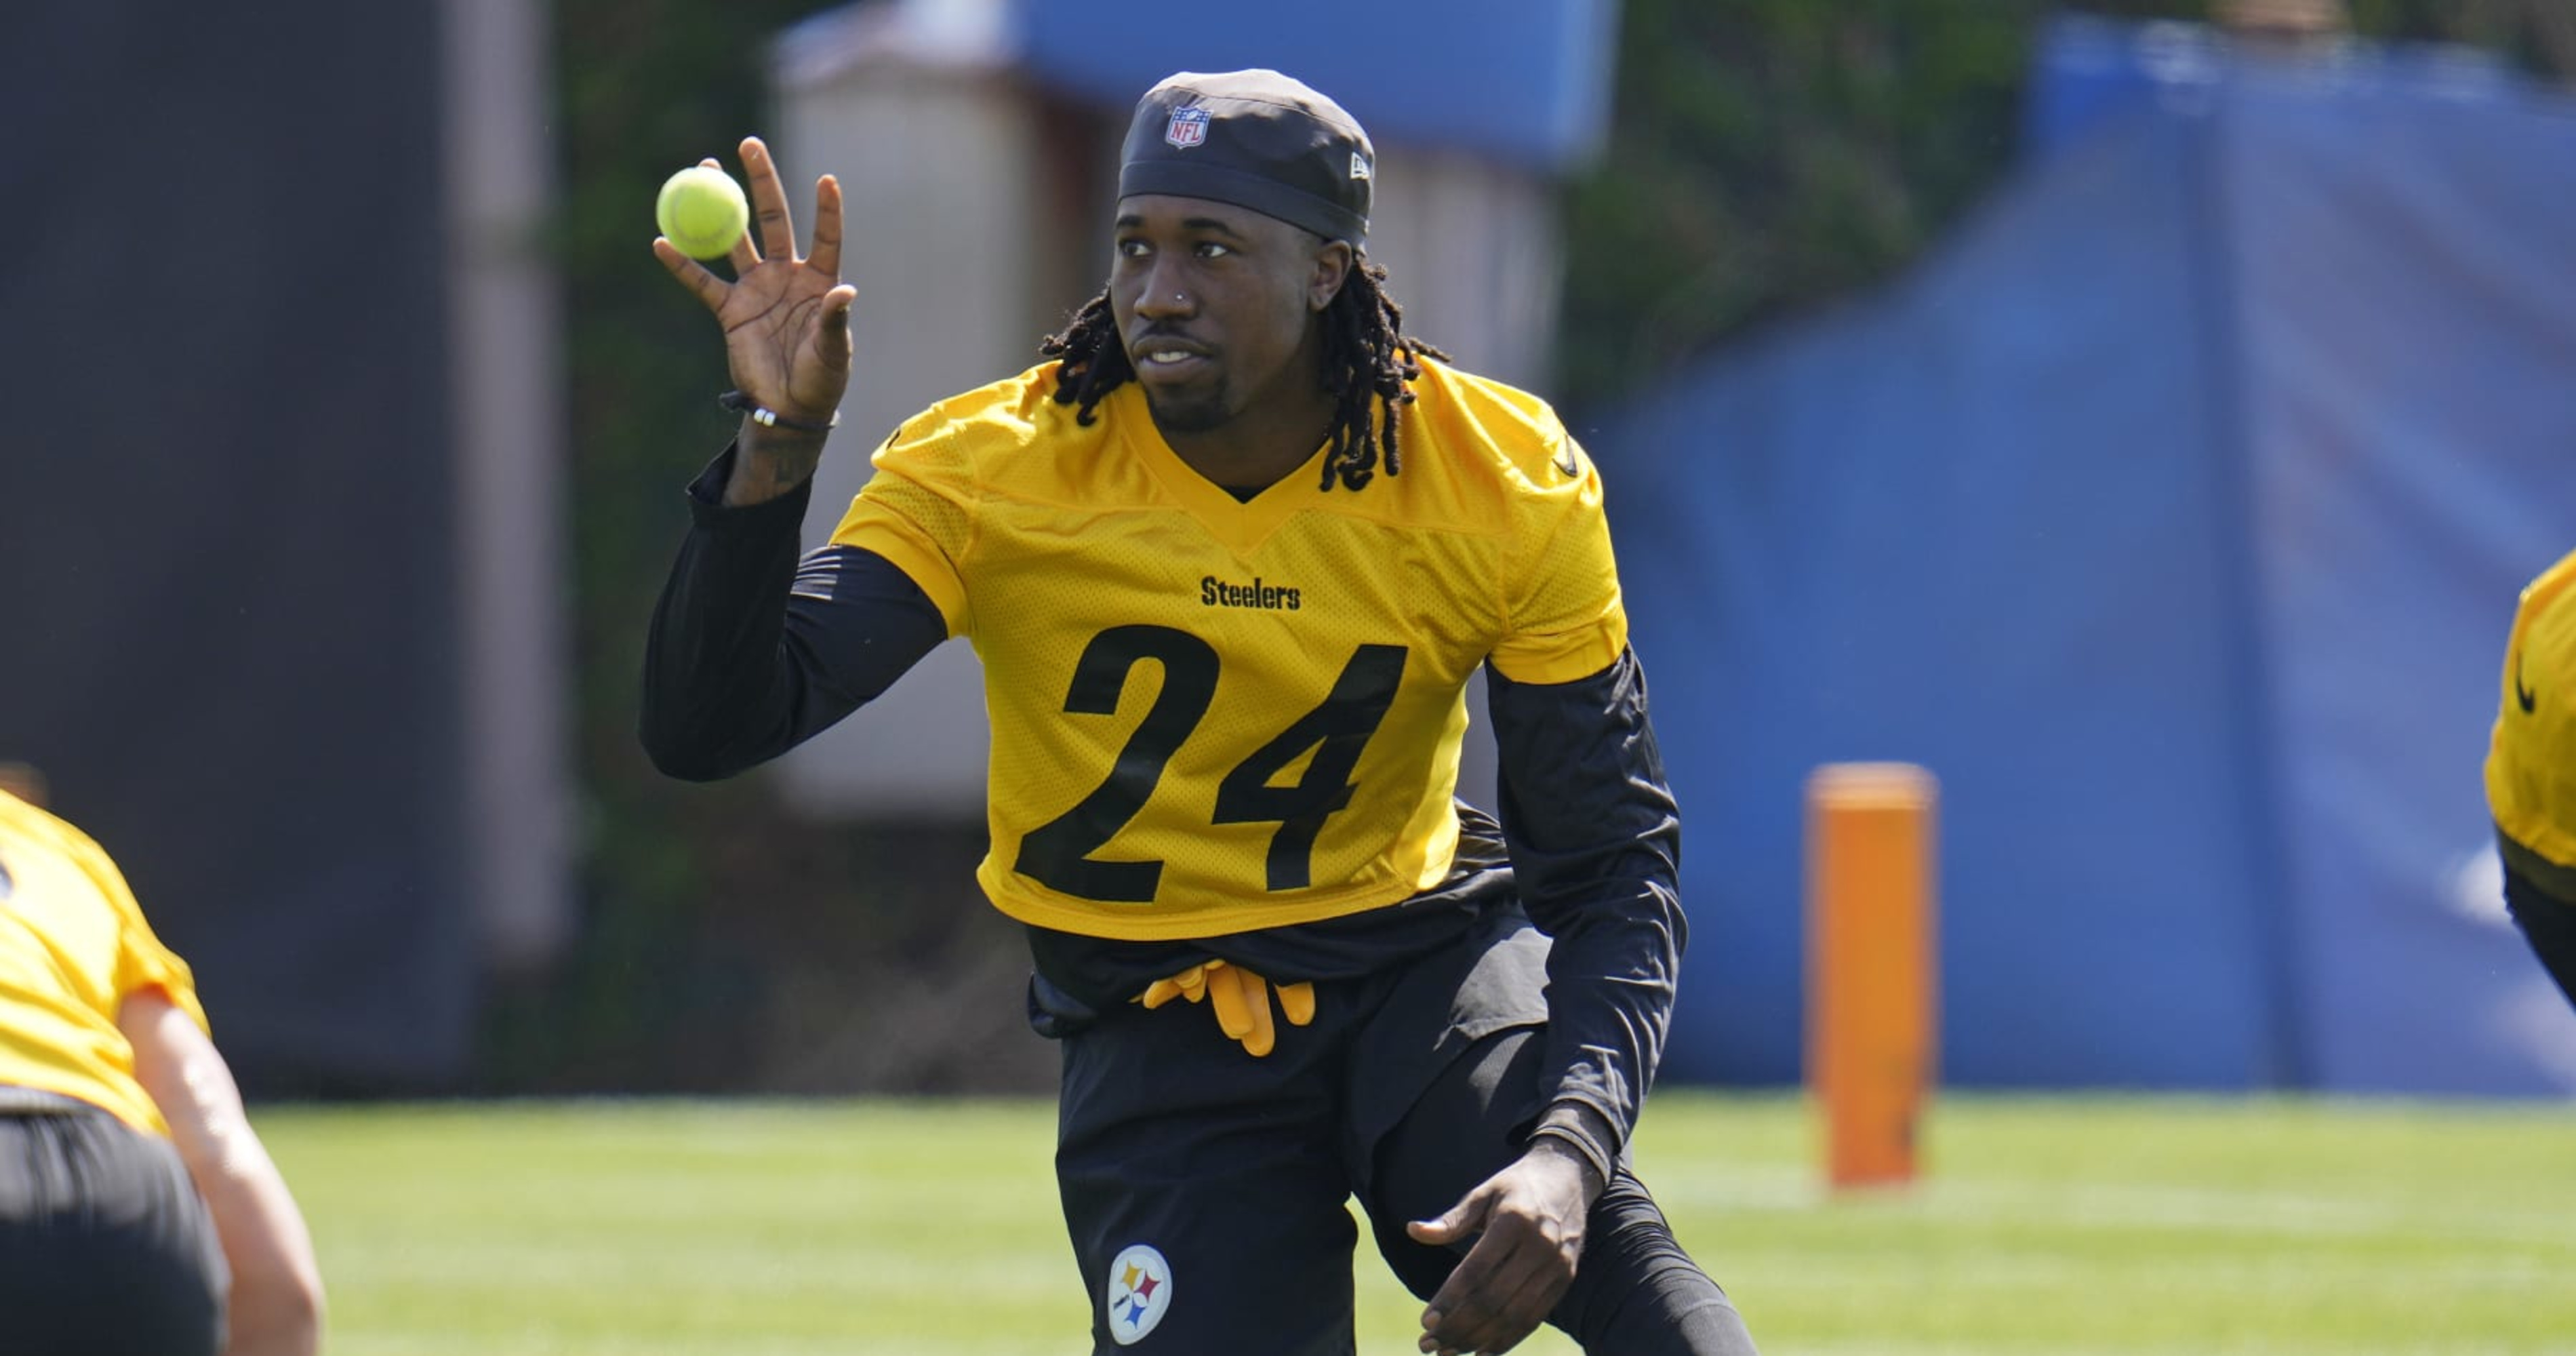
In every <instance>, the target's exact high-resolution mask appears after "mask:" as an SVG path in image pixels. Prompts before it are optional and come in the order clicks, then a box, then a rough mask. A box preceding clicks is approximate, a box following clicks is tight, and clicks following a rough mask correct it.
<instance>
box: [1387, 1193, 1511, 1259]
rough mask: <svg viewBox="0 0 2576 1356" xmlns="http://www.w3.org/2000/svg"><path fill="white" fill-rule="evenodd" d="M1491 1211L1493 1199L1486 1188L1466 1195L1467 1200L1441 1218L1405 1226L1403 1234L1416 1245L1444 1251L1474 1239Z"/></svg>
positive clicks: (1416, 1221) (1450, 1209)
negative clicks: (1421, 1244) (1419, 1244)
mask: <svg viewBox="0 0 2576 1356" xmlns="http://www.w3.org/2000/svg"><path fill="white" fill-rule="evenodd" d="M1492 1210H1493V1197H1492V1196H1491V1195H1489V1194H1488V1193H1487V1192H1486V1190H1485V1188H1483V1187H1478V1188H1476V1189H1475V1190H1474V1191H1471V1192H1468V1193H1467V1199H1465V1200H1463V1201H1460V1202H1458V1203H1457V1204H1456V1205H1453V1206H1451V1207H1449V1209H1448V1211H1447V1212H1446V1213H1444V1214H1442V1215H1441V1216H1440V1217H1439V1218H1437V1219H1418V1220H1415V1221H1413V1222H1412V1223H1410V1224H1407V1225H1405V1226H1404V1231H1405V1232H1406V1233H1408V1234H1410V1235H1412V1236H1413V1241H1414V1242H1416V1243H1428V1244H1430V1245H1431V1246H1433V1247H1435V1248H1445V1247H1448V1246H1449V1245H1450V1244H1453V1243H1457V1242H1460V1241H1462V1240H1464V1239H1468V1238H1472V1237H1474V1236H1475V1235H1476V1234H1477V1233H1478V1232H1479V1231H1481V1230H1482V1229H1483V1228H1484V1227H1485V1216H1486V1215H1487V1214H1488V1213H1490V1212H1491V1211H1492Z"/></svg>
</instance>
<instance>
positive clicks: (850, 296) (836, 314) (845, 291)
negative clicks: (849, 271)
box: [815, 283, 859, 372]
mask: <svg viewBox="0 0 2576 1356" xmlns="http://www.w3.org/2000/svg"><path fill="white" fill-rule="evenodd" d="M858 296H859V289H857V288H855V287H852V286H850V285H849V284H848V283H843V284H841V285H840V286H838V287H835V288H833V289H832V290H831V291H829V292H826V293H824V294H823V320H822V326H823V332H822V333H821V334H819V335H817V336H815V338H816V340H817V343H816V348H817V349H818V350H819V351H820V352H821V353H822V355H823V361H824V363H825V364H826V365H828V366H830V367H831V368H832V369H833V370H835V371H840V372H846V371H848V370H850V303H851V302H853V301H856V300H857V299H858Z"/></svg>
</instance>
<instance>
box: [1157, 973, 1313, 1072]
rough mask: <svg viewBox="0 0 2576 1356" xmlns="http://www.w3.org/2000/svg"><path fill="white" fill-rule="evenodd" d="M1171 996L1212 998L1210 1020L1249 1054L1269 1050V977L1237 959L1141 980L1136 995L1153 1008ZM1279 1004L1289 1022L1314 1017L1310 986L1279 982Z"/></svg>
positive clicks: (1273, 1036) (1274, 1034)
mask: <svg viewBox="0 0 2576 1356" xmlns="http://www.w3.org/2000/svg"><path fill="white" fill-rule="evenodd" d="M1175 998H1187V999H1188V1000H1190V1001H1191V1002H1193V1003H1197V1002H1202V1001H1206V1000H1209V999H1211V998H1212V999H1214V1000H1215V1001H1214V1003H1213V1006H1214V1007H1215V1008H1216V1024H1217V1025H1218V1026H1219V1027H1221V1028H1223V1029H1224V1031H1225V1034H1226V1035H1227V1036H1228V1037H1230V1038H1232V1039H1234V1040H1238V1041H1241V1042H1243V1048H1244V1049H1246V1050H1249V1051H1251V1052H1252V1053H1253V1054H1255V1055H1266V1054H1269V1053H1270V1049H1271V1047H1272V1046H1274V1045H1276V1044H1277V1043H1278V1040H1277V1038H1278V1034H1279V1033H1278V1029H1277V1028H1276V1027H1274V1026H1272V1025H1271V1022H1270V981H1268V980H1266V979H1263V978H1262V977H1261V976H1259V975H1256V974H1254V973H1252V972H1251V971H1250V970H1246V969H1244V968H1243V967H1242V966H1240V965H1228V964H1226V963H1225V962H1224V961H1221V960H1212V961H1208V962H1206V963H1205V964H1201V965H1193V966H1191V967H1190V968H1188V969H1186V970H1183V971H1182V972H1180V973H1179V974H1177V975H1174V976H1172V977H1171V978H1170V979H1158V980H1155V981H1154V982H1153V983H1152V984H1149V985H1147V986H1146V987H1145V992H1143V993H1141V994H1138V995H1137V996H1136V1001H1137V1002H1139V1003H1142V1004H1144V1005H1145V1006H1146V1007H1148V1008H1159V1007H1161V1006H1163V1005H1164V1004H1165V1003H1168V1002H1171V1001H1172V1000H1173V999H1175ZM1279 1010H1280V1011H1281V1012H1283V1013H1285V1014H1287V1017H1288V1024H1289V1025H1290V1026H1304V1025H1306V1024H1307V1023H1308V1022H1311V1021H1313V1020H1315V986H1314V985H1312V984H1282V985H1280V986H1279Z"/></svg>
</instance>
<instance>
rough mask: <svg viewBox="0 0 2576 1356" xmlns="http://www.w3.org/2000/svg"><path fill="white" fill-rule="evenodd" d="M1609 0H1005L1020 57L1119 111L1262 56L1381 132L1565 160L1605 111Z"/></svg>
mask: <svg viewBox="0 0 2576 1356" xmlns="http://www.w3.org/2000/svg"><path fill="white" fill-rule="evenodd" d="M1618 26H1619V6H1618V0H1416V2H1415V3H1412V4H1402V5H1389V4H1373V3H1366V2H1365V0H1307V2H1306V3H1304V4H1300V5H1293V6H1291V5H1200V6H1196V7H1189V8H1182V9H1174V10H1172V11H1170V12H1169V14H1168V16H1167V17H1165V18H1164V19H1162V20H1158V21H1156V22H1150V23H1136V22H1125V21H1114V22H1113V21H1108V20H1104V18H1103V17H1102V12H1101V10H1100V9H1099V8H1098V7H1096V6H1092V5H1067V4H1050V3H1047V0H1016V3H1015V4H1014V31H1015V32H1016V33H1017V35H1018V40H1019V48H1020V62H1021V64H1022V66H1023V68H1024V69H1026V70H1028V71H1029V72H1030V73H1031V74H1033V75H1035V76H1036V77H1037V78H1038V79H1040V80H1043V81H1046V82H1048V83H1051V84H1054V85H1056V86H1058V87H1060V88H1063V89H1066V90H1069V91H1071V92H1073V93H1076V94H1081V95H1085V96H1088V97H1090V98H1093V99H1096V100H1099V101H1100V102H1101V103H1102V104H1103V105H1104V106H1106V107H1109V108H1118V109H1124V108H1127V107H1130V106H1131V105H1133V104H1134V103H1135V102H1136V96H1137V95H1139V94H1142V93H1144V92H1145V90H1146V89H1147V88H1149V87H1151V86H1152V85H1153V83H1154V82H1155V81H1157V80H1160V79H1162V78H1163V77H1164V76H1166V75H1170V74H1171V73H1172V72H1174V71H1184V70H1189V71H1230V70H1237V69H1240V68H1243V67H1246V66H1269V67H1273V68H1275V69H1278V70H1282V71H1285V72H1287V73H1288V74H1290V75H1293V76H1296V77H1298V78H1299V79H1301V80H1304V81H1305V82H1306V83H1307V84H1309V85H1312V86H1314V87H1315V88H1316V89H1318V90H1321V91H1323V92H1324V93H1325V94H1326V95H1328V96H1330V97H1331V98H1333V99H1334V100H1335V101H1336V102H1338V103H1340V104H1341V105H1342V106H1343V107H1345V108H1347V109H1349V110H1350V112H1351V116H1353V117H1355V118H1358V119H1359V120H1360V123H1361V125H1362V126H1364V127H1367V128H1368V129H1369V132H1370V135H1371V136H1372V137H1373V138H1374V139H1376V140H1379V141H1404V142H1410V143H1415V144H1430V145H1442V146H1457V147H1463V148H1466V149H1470V150H1475V151H1480V152H1483V153H1485V154H1487V155H1490V156H1493V157H1495V158H1497V159H1500V160H1505V161H1510V162H1513V163H1516V164H1521V165H1526V166H1532V167H1536V168H1543V169H1555V168H1561V167H1563V166H1565V165H1567V164H1569V163H1572V162H1575V161H1578V160H1581V159H1582V158H1583V157H1585V156H1587V155H1589V154H1590V153H1591V152H1592V151H1593V150H1594V149H1595V148H1596V147H1597V146H1598V145H1599V143H1600V141H1601V138H1602V136H1603V135H1604V133H1605V131H1606V129H1607V127H1608V125H1609V118H1610V70H1611V58H1612V47H1613V45H1614V44H1615V42H1616V39H1617V36H1618Z"/></svg>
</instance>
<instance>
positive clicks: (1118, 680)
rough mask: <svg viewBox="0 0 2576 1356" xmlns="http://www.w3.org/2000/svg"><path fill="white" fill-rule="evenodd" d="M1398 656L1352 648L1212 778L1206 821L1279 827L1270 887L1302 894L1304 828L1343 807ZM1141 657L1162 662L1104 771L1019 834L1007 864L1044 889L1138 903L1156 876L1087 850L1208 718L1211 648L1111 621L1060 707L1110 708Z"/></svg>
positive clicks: (1306, 851)
mask: <svg viewBox="0 0 2576 1356" xmlns="http://www.w3.org/2000/svg"><path fill="white" fill-rule="evenodd" d="M1405 654H1406V651H1405V648H1404V647H1403V646H1401V645H1362V646H1360V647H1359V649H1358V650H1357V651H1356V652H1354V653H1353V654H1352V655H1351V660H1350V662H1349V663H1347V664H1345V665H1343V666H1342V672H1341V676H1340V677H1339V678H1336V679H1335V680H1334V681H1333V690H1332V691H1331V693H1329V694H1327V695H1326V696H1325V698H1324V700H1323V702H1322V704H1320V705H1318V706H1317V707H1316V708H1315V709H1314V710H1312V711H1309V712H1307V713H1306V714H1305V715H1303V716H1300V717H1298V718H1297V719H1296V720H1295V721H1293V722H1291V723H1290V724H1289V726H1288V728H1286V729H1284V730H1281V731H1280V732H1279V734H1278V735H1277V736H1276V737H1275V738H1273V739H1272V740H1271V741H1270V742H1269V743H1267V744H1264V745H1262V746H1261V747H1260V748H1258V749H1255V750H1253V751H1252V755H1251V756H1250V757H1248V758H1245V759H1244V760H1243V761H1242V762H1241V763H1239V764H1237V765H1236V766H1235V769H1234V770H1233V771H1232V772H1229V773H1227V774H1226V775H1225V780H1224V781H1223V782H1221V783H1219V784H1218V786H1217V793H1216V808H1215V811H1214V813H1213V814H1212V815H1210V816H1209V821H1208V822H1209V823H1211V824H1271V823H1275V824H1277V825H1278V826H1279V830H1278V832H1276V833H1274V834H1272V835H1271V836H1270V854H1269V870H1268V882H1269V888H1270V889H1272V890H1302V889H1304V888H1305V887H1306V886H1307V885H1308V884H1309V883H1310V882H1311V881H1312V878H1313V871H1314V867H1313V857H1314V851H1315V835H1316V834H1317V833H1318V832H1320V831H1321V830H1322V829H1323V827H1324V820H1325V819H1326V818H1327V817H1328V816H1330V815H1331V814H1332V813H1333V812H1334V811H1336V810H1339V809H1341V808H1342V807H1343V806H1345V805H1348V804H1350V803H1351V793H1352V792H1353V791H1354V790H1356V789H1357V788H1356V787H1355V786H1354V785H1353V784H1352V782H1351V779H1350V778H1351V769H1352V768H1354V767H1356V766H1358V765H1359V761H1360V750H1361V749H1363V748H1365V747H1367V745H1368V741H1369V736H1371V735H1373V734H1376V733H1377V727H1378V724H1379V722H1381V721H1383V720H1385V719H1386V710H1387V708H1388V707H1389V706H1391V705H1393V704H1394V702H1395V691H1396V685H1397V684H1398V683H1399V682H1401V681H1402V680H1403V678H1404V660H1405ZM1146 659H1151V660H1155V661H1157V662H1159V663H1160V664H1161V665H1162V666H1163V686H1162V690H1161V691H1160V692H1157V693H1155V694H1154V703H1153V705H1152V706H1151V707H1149V708H1147V709H1146V712H1145V718H1144V719H1143V720H1142V721H1140V722H1138V723H1137V725H1136V729H1135V731H1134V732H1133V733H1131V734H1129V735H1128V736H1127V744H1126V747H1124V748H1121V749H1120V750H1119V751H1118V757H1117V759H1116V760H1115V761H1113V762H1112V763H1111V765H1110V768H1109V776H1108V777H1107V778H1106V779H1105V780H1103V781H1102V782H1101V783H1100V785H1098V786H1097V787H1094V788H1092V791H1091V794H1089V795H1087V796H1084V797H1083V798H1082V799H1081V800H1080V801H1078V802H1076V803H1075V804H1074V807H1073V808H1072V809H1070V810H1067V811H1065V812H1064V813H1063V814H1060V815H1058V816H1056V817H1055V818H1054V819H1051V820H1049V821H1047V822H1046V823H1045V824H1042V825H1040V826H1038V827H1037V828H1035V829H1032V830H1030V831H1029V833H1028V834H1027V835H1026V836H1025V837H1023V838H1021V839H1020V855H1019V859H1018V860H1017V861H1016V862H1014V863H1013V864H1012V869H1013V870H1015V871H1018V872H1019V873H1020V874H1021V875H1024V876H1027V877H1029V878H1030V879H1032V880H1035V881H1037V882H1038V883H1039V884H1041V885H1044V886H1046V887H1047V888H1049V889H1051V890H1055V891H1058V892H1060V893H1063V894H1068V895H1076V896H1079V897H1081V898H1084V899H1096V900H1102V901H1105V902H1110V903H1134V904H1145V903H1151V902H1152V901H1153V898H1154V890H1155V887H1156V886H1157V885H1159V884H1160V883H1161V881H1162V877H1163V864H1162V863H1161V862H1159V861H1102V860H1100V859H1098V858H1095V857H1093V856H1092V855H1091V854H1092V853H1094V852H1097V851H1099V850H1100V849H1101V848H1102V847H1103V846H1105V845H1106V844H1107V843H1108V842H1109V840H1110V838H1111V837H1112V836H1114V835H1115V834H1116V833H1117V832H1118V831H1119V830H1120V829H1122V828H1125V827H1126V825H1127V821H1129V820H1131V819H1133V818H1135V817H1136V812H1137V811H1139V810H1141V809H1143V808H1145V801H1146V798H1147V797H1149V796H1151V795H1152V794H1153V793H1154V783H1156V782H1157V781H1160V780H1161V779H1162V776H1163V765H1164V764H1165V763H1167V762H1169V761H1170V760H1171V757H1172V753H1173V751H1174V750H1176V749H1178V748H1179V747H1180V746H1181V741H1182V740H1184V739H1187V738H1189V735H1190V732H1191V731H1192V730H1195V729H1197V728H1198V723H1199V721H1200V719H1201V718H1202V717H1204V716H1206V715H1207V709H1208V703H1209V701H1211V700H1212V699H1214V698H1215V696H1216V676H1217V657H1216V650H1215V648H1214V647H1213V646H1210V645H1209V644H1208V643H1207V642H1206V641H1204V640H1201V639H1199V638H1198V637H1197V636H1194V635H1191V634H1190V633H1188V632H1187V631H1176V630H1173V629H1172V628H1171V627H1168V626H1113V627H1111V628H1110V629H1108V630H1106V631H1103V632H1101V633H1100V634H1099V635H1096V636H1094V637H1092V638H1091V644H1090V645H1088V646H1087V647H1085V648H1084V649H1083V652H1082V658H1081V660H1080V661H1079V662H1077V663H1076V664H1075V665H1074V668H1073V687H1072V690H1071V691H1069V692H1067V693H1066V694H1065V698H1064V709H1065V712H1066V714H1068V715H1094V716H1109V715H1116V714H1117V712H1118V696H1119V693H1120V692H1121V691H1122V690H1124V689H1125V687H1126V685H1127V673H1128V670H1130V669H1132V668H1134V667H1135V666H1136V664H1137V663H1138V661H1140V660H1146ZM1309 749H1313V750H1314V751H1315V756H1314V757H1313V758H1312V759H1310V760H1309V761H1308V762H1307V764H1306V771H1305V773H1304V775H1302V776H1300V777H1299V778H1298V779H1297V780H1296V782H1295V783H1293V784H1291V785H1288V786H1274V785H1272V784H1271V779H1272V778H1273V777H1276V776H1278V775H1279V773H1280V771H1281V769H1283V768H1286V767H1287V766H1288V765H1289V764H1291V763H1293V762H1295V761H1296V760H1297V759H1298V758H1299V757H1300V756H1302V755H1304V754H1305V752H1306V751H1307V750H1309Z"/></svg>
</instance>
